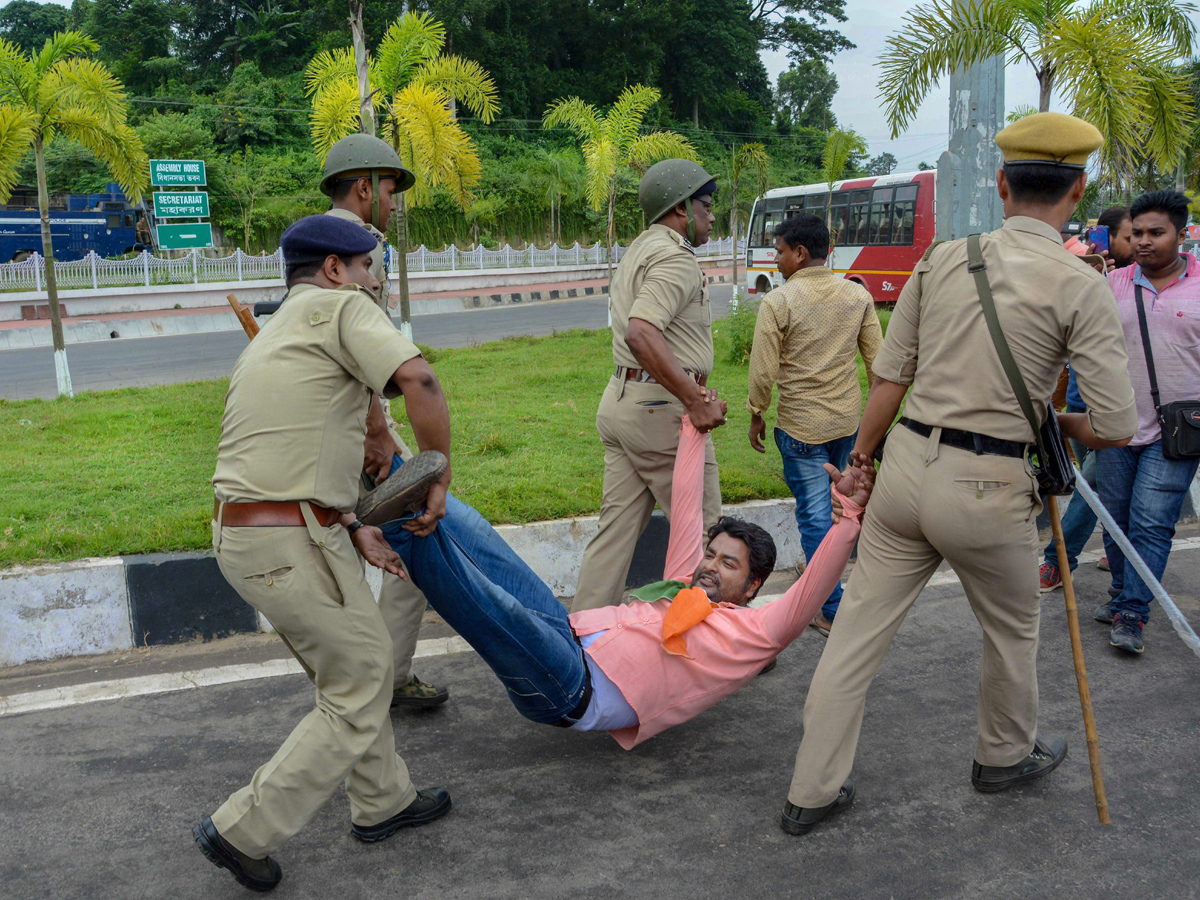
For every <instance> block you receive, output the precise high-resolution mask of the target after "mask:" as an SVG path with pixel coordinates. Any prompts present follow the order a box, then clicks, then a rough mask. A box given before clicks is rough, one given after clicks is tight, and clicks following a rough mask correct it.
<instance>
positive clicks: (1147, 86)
mask: <svg viewBox="0 0 1200 900" xmlns="http://www.w3.org/2000/svg"><path fill="white" fill-rule="evenodd" d="M1195 12H1196V7H1195V6H1193V5H1192V4H1191V2H1189V0H1145V2H1139V3H1133V4H1127V3H1124V2H1121V0H1086V2H1082V3H1081V2H1080V0H1038V2H1033V0H930V2H927V3H925V4H924V5H921V6H918V7H916V8H915V9H913V10H912V11H910V12H909V13H908V15H907V16H906V18H905V23H904V25H903V27H902V28H901V29H900V31H898V32H897V33H896V34H893V35H892V36H891V37H890V38H888V42H887V50H886V52H885V53H884V54H883V57H882V59H881V62H880V66H881V68H882V70H883V71H882V75H881V76H880V79H879V92H880V97H881V99H882V100H883V105H884V110H885V112H886V113H887V118H888V124H889V125H890V126H891V129H892V136H893V137H895V136H896V135H898V134H899V133H900V132H901V131H903V130H904V129H905V128H906V127H907V126H908V125H909V123H910V122H911V121H912V119H913V116H915V115H916V112H917V108H918V107H919V106H920V104H921V101H922V100H923V99H924V98H925V95H926V94H928V93H929V90H930V88H932V87H933V85H935V84H936V83H937V82H938V80H939V79H940V78H941V77H943V76H944V75H948V74H949V73H950V72H951V71H952V70H954V69H958V68H964V67H967V66H971V65H974V64H975V63H979V62H982V61H983V60H985V59H989V58H990V57H992V56H995V55H997V54H1004V55H1005V56H1007V57H1008V60H1009V62H1011V63H1021V62H1024V63H1028V64H1029V65H1030V66H1032V68H1033V70H1034V73H1035V74H1036V75H1037V79H1038V85H1039V87H1040V96H1039V102H1038V110H1039V112H1046V111H1048V110H1049V109H1050V98H1051V95H1052V94H1053V92H1054V91H1055V90H1057V91H1059V93H1060V94H1061V95H1062V96H1063V97H1064V98H1065V99H1066V100H1067V102H1068V103H1069V104H1070V106H1071V108H1072V110H1073V112H1074V114H1075V115H1077V116H1079V117H1081V118H1083V119H1086V120H1087V121H1089V122H1091V123H1093V124H1094V125H1095V126H1096V127H1097V128H1099V129H1100V131H1101V132H1102V133H1103V134H1104V137H1105V145H1104V148H1103V150H1102V151H1101V152H1102V157H1101V160H1102V164H1103V165H1104V166H1105V167H1106V169H1108V170H1109V171H1110V172H1111V173H1126V172H1129V171H1131V170H1132V169H1133V168H1134V166H1135V165H1136V163H1137V160H1138V159H1140V158H1142V157H1149V158H1150V159H1151V160H1153V161H1154V162H1155V163H1156V164H1157V165H1158V166H1159V167H1160V168H1164V169H1167V170H1172V169H1174V167H1175V165H1176V164H1177V163H1178V161H1179V158H1180V153H1181V152H1182V151H1183V149H1184V146H1185V144H1186V141H1187V137H1188V135H1189V133H1190V130H1191V128H1190V124H1191V123H1190V119H1191V113H1192V102H1191V99H1190V97H1189V95H1188V89H1187V80H1186V75H1185V74H1184V73H1183V71H1182V70H1181V69H1180V68H1179V67H1178V66H1176V65H1175V61H1176V60H1178V59H1180V58H1182V57H1186V56H1190V55H1191V52H1192V46H1193V43H1194V41H1195V37H1196V24H1195V22H1194V21H1193V20H1192V18H1191V16H1192V15H1194V14H1195Z"/></svg>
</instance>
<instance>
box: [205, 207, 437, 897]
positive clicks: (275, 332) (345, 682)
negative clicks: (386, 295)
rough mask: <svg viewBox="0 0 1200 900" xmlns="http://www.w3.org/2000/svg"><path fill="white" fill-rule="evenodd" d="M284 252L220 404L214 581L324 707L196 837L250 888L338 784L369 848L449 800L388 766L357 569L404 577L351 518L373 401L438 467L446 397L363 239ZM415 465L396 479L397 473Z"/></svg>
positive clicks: (385, 644)
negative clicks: (245, 610) (401, 422)
mask: <svg viewBox="0 0 1200 900" xmlns="http://www.w3.org/2000/svg"><path fill="white" fill-rule="evenodd" d="M281 244H282V249H283V255H284V261H285V263H286V266H287V280H288V286H289V289H290V290H289V294H288V297H287V300H286V301H285V302H284V303H283V305H282V306H281V307H280V308H279V311H278V312H277V313H275V314H274V315H273V316H272V317H271V320H270V321H269V322H268V323H267V324H266V326H265V327H264V328H263V329H262V331H261V332H260V333H259V334H258V336H257V337H256V338H255V339H254V340H253V341H251V342H250V345H249V346H248V347H247V348H246V349H245V351H243V353H242V355H241V356H240V357H239V358H238V361H237V363H236V365H235V366H234V369H233V374H232V376H231V377H230V382H229V392H228V393H227V394H226V397H225V413H224V416H223V418H222V421H221V437H220V442H219V444H218V447H217V467H216V472H215V474H214V475H213V487H214V489H215V492H216V503H215V505H214V511H213V548H214V549H215V551H216V558H217V563H218V565H219V566H220V569H221V573H222V574H223V575H224V576H225V578H226V579H227V580H228V581H229V583H230V584H231V585H232V586H233V587H234V589H235V590H236V591H237V592H238V593H239V594H240V595H241V596H242V599H244V600H245V601H246V602H247V603H249V604H250V605H251V606H253V607H254V608H255V609H256V610H258V611H259V612H260V613H262V614H263V615H264V616H266V618H267V619H268V620H269V621H270V622H271V624H272V626H274V628H275V631H276V632H277V633H278V634H279V636H280V637H281V638H282V639H283V641H284V643H285V644H286V645H287V647H288V649H289V650H290V651H291V652H292V654H293V655H294V656H295V657H296V659H297V660H298V661H299V663H300V665H301V666H302V667H303V668H304V670H305V672H306V673H307V674H308V676H309V678H310V679H311V680H312V682H313V683H314V684H315V685H316V689H317V695H316V708H315V709H314V710H313V711H312V712H310V713H309V714H308V715H307V716H305V718H304V719H303V720H302V721H301V722H300V723H299V724H298V725H297V726H296V728H295V730H294V731H293V732H292V733H291V735H290V736H289V737H288V738H287V740H286V741H284V743H283V745H282V746H281V747H280V748H279V750H278V751H277V752H276V754H275V756H274V757H272V759H271V760H270V761H269V762H267V763H266V765H264V766H263V767H262V768H260V769H259V770H258V771H257V772H256V773H255V774H254V777H253V779H252V780H251V781H250V783H249V784H248V785H246V787H244V788H242V789H241V790H239V791H237V792H236V793H234V794H233V795H232V796H230V797H229V799H228V800H226V801H225V803H224V804H222V805H221V807H220V808H219V809H218V810H217V811H216V812H214V813H213V815H212V817H211V818H208V817H205V818H204V819H203V820H202V821H201V823H200V824H199V825H197V826H196V828H195V829H194V831H193V834H194V836H195V838H196V842H197V844H198V845H199V847H200V849H201V851H202V852H203V853H204V855H205V856H207V857H208V858H209V859H210V860H211V861H212V862H213V863H214V864H216V865H217V866H220V867H222V868H226V869H229V870H230V872H231V873H232V874H233V875H234V877H235V878H236V879H237V880H238V881H239V882H240V883H242V884H243V885H246V886H247V887H250V888H253V889H255V890H270V889H271V888H273V887H274V886H275V885H276V884H278V883H279V880H280V878H281V877H282V876H281V873H280V868H279V865H278V864H277V863H276V862H275V861H274V860H273V859H271V858H270V856H269V854H271V853H273V852H274V851H276V850H277V849H278V848H279V847H280V846H281V845H282V844H283V842H284V841H285V840H287V839H288V838H289V837H291V836H292V835H293V834H295V833H296V832H297V831H299V830H300V829H301V828H302V827H303V826H304V824H305V823H306V822H308V820H309V819H311V818H312V816H313V815H314V814H315V813H316V812H317V810H318V809H320V807H321V806H322V805H324V803H325V802H326V801H327V800H328V799H329V797H330V795H332V794H333V792H334V791H335V790H336V789H337V787H338V785H339V784H342V783H344V784H345V787H346V793H347V794H348V795H349V797H350V823H351V828H350V830H351V832H352V833H353V834H354V835H355V837H357V838H359V839H360V840H363V841H367V842H371V841H378V840H382V839H383V838H386V837H388V836H390V835H391V834H393V833H394V832H395V831H396V830H398V829H399V828H402V827H405V826H411V825H421V824H425V823H426V822H429V821H432V820H433V819H436V818H438V817H439V816H441V815H443V814H444V813H445V812H446V811H448V810H449V808H450V795H449V794H448V793H447V792H446V791H445V790H443V789H441V788H434V789H432V790H423V791H418V790H417V789H416V788H414V787H413V785H412V782H411V781H410V780H409V777H408V770H407V769H406V767H405V765H404V762H403V760H401V759H400V758H399V757H398V756H397V755H396V749H395V739H394V735H393V731H392V725H391V721H390V718H389V715H388V709H389V705H390V703H391V699H392V646H391V641H390V639H389V638H388V633H387V630H386V628H385V627H384V623H383V619H382V618H381V616H380V612H379V608H378V607H377V606H376V603H375V599H374V597H373V596H372V595H371V590H370V588H368V587H367V582H366V579H365V577H364V573H363V559H366V560H367V561H368V562H370V563H372V564H374V565H376V566H379V567H380V568H384V569H386V570H387V571H389V572H391V573H392V574H393V575H395V576H402V575H403V569H401V568H400V559H399V557H398V556H397V555H396V554H395V552H393V551H392V550H391V548H390V547H389V546H388V544H387V542H386V541H385V540H384V538H383V535H382V533H381V532H380V531H379V529H378V528H374V527H371V526H365V525H362V524H361V523H359V522H358V521H357V520H356V518H355V516H354V514H353V513H352V512H349V511H350V510H353V509H354V507H355V504H356V502H357V501H358V498H359V484H360V482H361V472H362V460H363V438H364V435H365V432H366V417H367V412H368V408H369V405H370V402H371V395H372V392H374V393H376V394H382V395H384V396H396V395H397V394H400V393H402V394H403V396H404V403H405V408H406V410H407V412H408V415H409V419H410V421H411V422H412V423H413V429H414V431H415V432H416V437H417V440H418V442H419V443H420V445H421V447H422V448H423V449H433V450H438V451H440V452H441V453H442V454H444V455H445V456H446V458H447V459H448V457H449V452H450V447H449V445H450V420H449V412H448V410H447V408H446V401H445V398H444V397H443V396H442V392H441V387H440V386H439V384H438V381H437V378H436V376H435V375H434V374H433V372H432V370H431V369H430V368H429V366H428V364H427V363H426V362H425V360H424V359H422V358H421V356H420V351H419V350H418V349H417V348H416V346H414V345H413V343H412V342H411V341H409V340H408V339H407V338H405V337H404V336H403V335H402V334H400V332H399V331H397V330H396V329H395V328H393V327H392V326H391V324H390V323H389V322H388V321H387V317H386V316H385V315H384V314H383V313H382V312H381V311H380V309H379V307H377V306H376V305H375V304H374V302H373V301H372V298H371V296H370V295H369V294H368V293H367V292H365V291H363V290H361V289H360V288H359V284H362V285H365V286H366V287H367V288H368V289H370V288H371V287H374V286H375V285H376V281H375V279H374V278H373V277H372V276H371V275H370V273H369V272H368V265H369V254H370V253H371V252H372V250H373V249H374V247H375V240H374V238H372V237H371V235H369V234H367V232H366V231H364V230H363V229H362V228H361V227H360V226H358V225H355V224H353V223H350V222H346V221H343V220H341V219H336V218H331V217H329V216H309V217H308V218H306V219H301V220H300V221H299V222H297V223H295V224H294V225H292V226H291V227H290V228H289V229H288V230H287V231H286V232H284V234H283V239H282V241H281ZM442 467H443V470H444V475H443V476H442V483H441V484H440V485H437V486H436V487H437V488H438V491H437V492H436V493H439V494H440V496H441V498H442V500H441V503H440V507H441V510H442V512H443V514H444V510H445V503H444V497H445V490H444V489H445V486H446V484H448V483H449V478H450V474H449V468H448V464H447V463H446V462H445V461H443V464H442ZM420 468H421V467H418V466H403V467H402V468H401V471H400V473H398V474H397V476H395V477H396V478H404V477H406V476H405V474H404V473H405V472H407V471H408V470H412V471H413V472H414V473H419V471H420ZM394 480H395V479H393V481H394ZM391 484H392V481H389V485H391ZM394 487H396V488H399V487H400V486H399V485H394ZM425 487H426V488H427V489H428V491H429V499H428V507H429V510H430V512H427V513H426V514H425V516H423V517H422V518H428V519H430V520H431V521H427V522H424V523H423V524H422V525H421V526H420V527H423V528H426V529H429V530H431V529H432V528H433V527H435V526H436V516H435V514H434V512H432V511H434V510H435V508H436V507H437V506H438V505H439V504H438V503H437V502H436V500H435V490H434V488H433V487H428V486H427V485H426V486H425ZM420 521H421V520H420V519H418V520H414V525H413V527H417V526H416V525H415V523H416V522H420Z"/></svg>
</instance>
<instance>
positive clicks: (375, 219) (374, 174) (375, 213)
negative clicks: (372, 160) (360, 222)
mask: <svg viewBox="0 0 1200 900" xmlns="http://www.w3.org/2000/svg"><path fill="white" fill-rule="evenodd" d="M371 224H372V225H374V226H375V227H376V228H378V229H379V230H380V231H383V223H382V222H380V221H379V172H378V170H376V169H372V170H371Z"/></svg>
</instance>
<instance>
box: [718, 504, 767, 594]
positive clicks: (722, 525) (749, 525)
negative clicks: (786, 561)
mask: <svg viewBox="0 0 1200 900" xmlns="http://www.w3.org/2000/svg"><path fill="white" fill-rule="evenodd" d="M718 534H727V535H729V536H730V537H732V538H737V539H738V540H739V541H741V542H742V543H743V544H745V545H746V549H747V550H748V551H749V556H750V578H751V580H754V579H756V578H757V579H758V586H759V587H760V588H761V587H762V586H763V584H765V583H766V580H767V576H769V575H770V574H771V573H772V572H774V571H775V540H774V539H773V538H772V537H771V535H769V534H768V533H767V531H766V529H764V528H760V527H759V526H758V525H755V524H754V523H753V522H747V521H746V520H745V519H735V518H733V517H732V516H721V518H719V519H717V524H716V525H714V526H713V527H712V528H710V529H709V530H708V543H710V544H711V543H712V542H713V540H714V539H715V538H716V536H717V535H718ZM755 593H756V594H757V593H758V591H755Z"/></svg>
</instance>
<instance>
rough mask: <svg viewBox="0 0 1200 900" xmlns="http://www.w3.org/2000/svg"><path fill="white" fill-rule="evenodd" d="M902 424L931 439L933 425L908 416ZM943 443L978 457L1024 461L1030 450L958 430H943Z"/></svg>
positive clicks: (984, 435) (1010, 442)
mask: <svg viewBox="0 0 1200 900" xmlns="http://www.w3.org/2000/svg"><path fill="white" fill-rule="evenodd" d="M900 424H901V425H903V426H904V427H905V428H907V429H908V430H909V431H915V432H916V433H917V434H919V435H921V437H929V435H931V434H932V433H933V426H932V425H925V424H923V423H921V422H917V421H914V420H913V419H910V418H908V417H907V416H901V418H900ZM941 442H942V443H943V444H949V445H950V446H951V447H957V448H958V449H960V450H970V451H971V452H972V453H974V454H975V455H976V456H1011V457H1014V458H1016V459H1024V458H1025V451H1026V450H1027V449H1028V448H1029V445H1028V444H1023V443H1021V442H1020V441H1006V440H1003V439H1001V438H994V437H991V436H990V435H986V434H978V433H976V432H974V431H960V430H959V429H957V428H943V429H942V440H941Z"/></svg>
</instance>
